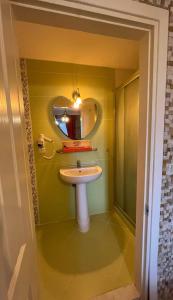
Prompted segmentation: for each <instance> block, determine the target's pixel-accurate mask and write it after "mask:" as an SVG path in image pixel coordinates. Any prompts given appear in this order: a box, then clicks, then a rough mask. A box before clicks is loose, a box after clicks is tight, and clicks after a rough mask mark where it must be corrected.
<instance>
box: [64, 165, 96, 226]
mask: <svg viewBox="0 0 173 300" xmlns="http://www.w3.org/2000/svg"><path fill="white" fill-rule="evenodd" d="M101 174H102V169H101V168H100V167H99V166H93V167H85V168H83V167H82V168H72V169H60V177H61V178H62V179H63V180H64V181H65V182H68V183H70V184H75V185H76V204H77V221H78V225H79V230H80V231H81V232H87V231H88V230H89V227H90V219H89V212H88V200H87V193H86V183H88V182H91V181H94V180H96V179H97V178H99V177H100V176H101Z"/></svg>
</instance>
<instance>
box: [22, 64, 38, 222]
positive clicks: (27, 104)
mask: <svg viewBox="0 0 173 300" xmlns="http://www.w3.org/2000/svg"><path fill="white" fill-rule="evenodd" d="M20 70H21V81H22V93H23V103H24V117H25V128H26V139H27V147H28V160H29V169H30V180H31V190H32V201H33V209H34V219H35V224H39V223H40V220H39V202H38V194H37V180H36V169H35V159H34V147H33V137H32V122H31V112H30V102H29V90H28V76H27V67H26V60H25V59H23V58H21V59H20Z"/></svg>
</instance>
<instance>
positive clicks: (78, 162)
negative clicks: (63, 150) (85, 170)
mask: <svg viewBox="0 0 173 300" xmlns="http://www.w3.org/2000/svg"><path fill="white" fill-rule="evenodd" d="M77 168H82V166H81V161H80V160H77Z"/></svg>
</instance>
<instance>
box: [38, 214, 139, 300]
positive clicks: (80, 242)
mask: <svg viewBox="0 0 173 300" xmlns="http://www.w3.org/2000/svg"><path fill="white" fill-rule="evenodd" d="M37 242H38V262H39V272H40V300H86V299H92V298H93V297H94V296H96V295H100V294H102V293H105V292H106V291H109V290H112V289H116V288H119V287H121V286H125V285H127V284H129V283H132V282H133V278H134V236H133V234H132V233H131V231H130V230H129V229H128V227H127V226H126V225H125V223H124V222H123V221H122V220H121V219H120V218H119V216H118V215H117V214H115V213H114V214H113V215H111V214H100V215H96V216H92V217H91V229H90V231H89V232H88V233H86V234H82V233H80V232H79V231H78V229H77V225H76V224H75V221H67V222H63V223H59V224H51V225H44V226H40V227H39V228H37Z"/></svg>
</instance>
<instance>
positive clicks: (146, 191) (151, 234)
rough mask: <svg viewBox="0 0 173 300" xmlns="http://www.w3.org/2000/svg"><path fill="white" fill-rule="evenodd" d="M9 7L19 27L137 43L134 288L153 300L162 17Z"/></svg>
mask: <svg viewBox="0 0 173 300" xmlns="http://www.w3.org/2000/svg"><path fill="white" fill-rule="evenodd" d="M10 3H11V5H12V9H13V10H14V15H15V16H16V17H17V18H18V19H20V20H23V21H30V22H36V23H40V24H45V25H53V26H62V27H69V28H72V29H74V28H75V29H76V30H81V31H88V32H93V33H97V34H105V35H110V36H119V37H122V38H129V39H136V40H139V41H140V67H139V72H140V104H139V115H140V117H139V132H140V135H139V147H138V169H137V186H138V188H137V213H136V216H137V217H136V228H137V229H136V247H135V251H136V254H135V257H136V258H135V268H136V275H135V285H136V287H137V289H138V291H139V293H140V295H141V299H142V300H146V299H148V295H149V298H150V299H152V300H156V299H157V270H158V257H157V255H156V253H158V241H159V218H160V200H161V180H162V161H163V132H164V109H165V90H166V63H167V40H168V11H166V10H164V9H160V8H157V7H154V6H148V5H146V4H143V3H138V2H136V1H132V0H121V1H119V0H99V1H98V0H81V1H70V0H69V1H68V0H40V1H37V0H35V1H32V0H28V1H25V0H15V1H10ZM93 24H95V25H96V26H93ZM148 212H149V213H148Z"/></svg>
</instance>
